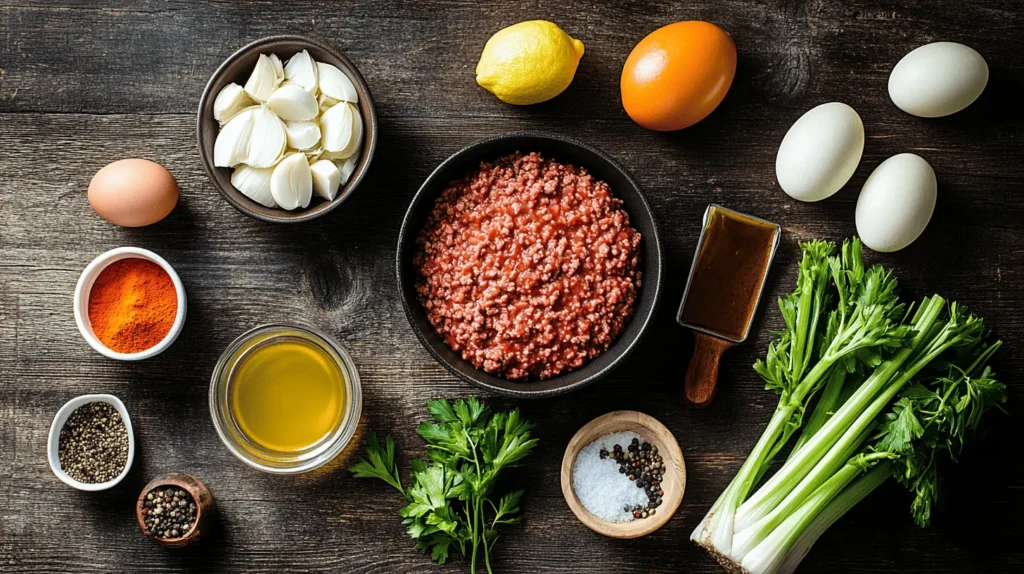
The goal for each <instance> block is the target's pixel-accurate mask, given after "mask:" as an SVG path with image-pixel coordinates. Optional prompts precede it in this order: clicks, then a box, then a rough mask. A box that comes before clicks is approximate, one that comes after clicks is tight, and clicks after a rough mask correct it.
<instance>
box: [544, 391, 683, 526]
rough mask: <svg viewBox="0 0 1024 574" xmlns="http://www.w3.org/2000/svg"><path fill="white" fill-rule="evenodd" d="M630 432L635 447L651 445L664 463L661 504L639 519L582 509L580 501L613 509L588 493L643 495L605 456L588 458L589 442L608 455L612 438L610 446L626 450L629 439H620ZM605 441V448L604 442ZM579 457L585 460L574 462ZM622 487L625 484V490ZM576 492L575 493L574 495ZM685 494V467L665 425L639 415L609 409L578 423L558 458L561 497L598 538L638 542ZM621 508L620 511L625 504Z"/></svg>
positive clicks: (668, 515) (591, 448)
mask: <svg viewBox="0 0 1024 574" xmlns="http://www.w3.org/2000/svg"><path fill="white" fill-rule="evenodd" d="M624 433H629V434H624ZM630 434H632V435H634V436H636V437H637V438H638V439H639V441H641V444H642V443H644V442H646V443H649V444H650V445H651V446H652V447H657V451H656V452H657V454H658V455H660V456H661V458H662V463H663V464H664V465H665V468H664V471H665V473H664V476H663V477H662V479H661V480H660V484H659V487H660V488H661V490H662V491H664V494H663V495H662V496H661V500H662V502H661V504H660V505H659V506H657V507H656V509H655V510H656V513H653V514H652V515H650V516H647V517H644V518H630V517H628V516H627V517H623V516H621V515H620V516H613V517H610V518H609V517H607V516H606V517H605V518H602V517H601V516H598V515H597V514H595V513H594V512H593V511H592V510H591V509H588V508H587V506H586V505H585V504H584V502H583V501H582V500H581V499H584V500H589V501H591V504H600V505H602V506H608V505H609V504H611V505H614V504H615V503H614V501H609V500H607V499H603V498H601V496H604V494H602V495H600V496H598V497H597V498H595V496H594V493H596V492H601V493H614V492H620V493H624V495H625V496H626V497H629V498H634V499H635V498H636V496H635V495H631V494H630V491H629V488H632V489H634V490H636V491H639V492H640V493H644V492H645V490H644V489H643V488H642V487H638V486H636V484H635V483H633V482H632V481H630V479H629V478H627V477H626V475H625V474H623V473H620V472H619V470H618V467H619V465H618V464H617V463H616V462H615V461H614V460H612V458H611V457H609V458H607V459H602V460H597V461H595V460H594V457H593V452H594V451H595V449H596V447H594V446H592V445H594V444H595V443H600V444H601V445H602V446H604V447H606V448H607V450H608V451H611V450H612V447H611V443H612V442H616V440H617V441H618V442H617V443H616V444H620V445H621V446H622V448H623V449H626V448H627V445H628V444H629V441H625V442H623V439H626V438H628V437H629V435H630ZM609 435H611V436H609ZM606 442H607V443H608V444H607V445H605V444H604V443H606ZM652 450H653V449H652ZM581 453H583V454H582V456H583V457H585V458H580V457H581ZM578 459H579V460H578ZM577 463H579V464H577ZM606 467H607V468H606ZM577 473H579V476H577ZM582 473H586V475H584V474H582ZM625 483H628V487H629V488H627V487H626V485H625ZM577 489H579V490H580V492H577ZM685 490H686V463H685V461H684V460H683V452H682V451H681V450H680V449H679V443H678V442H676V439H675V437H674V436H672V433H671V431H669V430H668V429H667V428H665V425H663V424H661V423H660V422H658V421H657V420H656V419H654V418H653V417H650V416H647V415H645V414H643V413H641V412H637V411H613V412H610V413H608V414H605V415H602V416H599V417H597V418H596V419H594V420H592V421H590V422H589V423H587V424H585V425H583V427H582V428H581V429H580V430H579V431H577V433H576V435H575V436H573V437H572V440H570V441H569V445H568V446H566V447H565V455H564V456H563V457H562V495H563V496H564V497H565V502H566V503H567V504H568V505H569V508H570V509H571V510H572V512H573V514H575V515H576V518H578V519H579V520H580V522H582V523H583V524H585V525H586V526H587V528H590V529H591V530H593V531H594V532H597V533H598V534H603V535H605V536H609V537H611V538H639V537H640V536H646V535H647V534H650V533H651V532H654V531H655V530H657V529H659V528H661V527H662V526H663V525H664V524H665V523H666V522H668V521H669V519H670V518H672V515H673V514H675V512H676V510H677V509H678V508H679V503H680V502H682V500H683V492H684V491H685ZM612 496H613V495H612ZM624 504H625V499H624ZM623 508H624V510H625V505H624V506H623Z"/></svg>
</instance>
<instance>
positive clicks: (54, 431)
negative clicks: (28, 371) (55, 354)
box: [46, 395, 135, 492]
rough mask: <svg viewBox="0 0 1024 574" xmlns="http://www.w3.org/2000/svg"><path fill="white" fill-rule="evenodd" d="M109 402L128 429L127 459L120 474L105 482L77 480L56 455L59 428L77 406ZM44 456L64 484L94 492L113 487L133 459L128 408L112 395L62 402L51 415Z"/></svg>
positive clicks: (133, 434) (81, 397)
mask: <svg viewBox="0 0 1024 574" xmlns="http://www.w3.org/2000/svg"><path fill="white" fill-rule="evenodd" d="M96 402H100V403H109V404H110V405H113V407H114V408H115V409H117V412H118V413H119V414H120V415H121V420H122V421H124V428H125V430H127V431H128V460H127V461H125V463H124V470H122V471H121V474H119V475H117V477H116V478H114V479H113V480H108V481H107V482H94V483H90V482H80V481H77V480H75V479H73V478H71V476H69V475H68V473H66V472H64V470H63V469H61V467H60V457H59V456H58V452H59V448H60V429H62V428H64V423H66V422H67V421H68V417H70V416H71V413H73V412H74V411H75V409H77V408H78V407H80V406H82V405H85V404H88V403H96ZM46 458H47V459H48V460H49V461H50V470H52V471H53V474H55V475H57V478H59V479H60V480H61V482H63V483H64V484H66V485H68V486H70V487H72V488H77V489H78V490H87V491H90V492H94V491H97V490H106V489H108V488H113V487H114V486H115V485H116V484H117V483H119V482H121V480H122V479H123V478H124V477H125V475H127V474H128V471H129V470H131V468H132V462H133V461H134V460H135V433H134V432H132V420H131V418H130V417H129V416H128V409H126V408H124V403H122V402H121V400H120V399H118V398H117V397H115V396H114V395H82V396H80V397H76V398H74V399H71V400H70V401H68V402H67V403H65V404H64V406H63V407H61V408H60V410H59V411H57V415H56V416H55V417H53V424H51V425H50V438H49V440H47V442H46Z"/></svg>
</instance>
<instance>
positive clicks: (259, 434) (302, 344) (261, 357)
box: [210, 324, 363, 474]
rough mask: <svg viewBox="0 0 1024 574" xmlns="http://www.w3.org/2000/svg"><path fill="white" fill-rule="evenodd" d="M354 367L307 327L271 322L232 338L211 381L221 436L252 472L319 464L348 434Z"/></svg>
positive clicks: (357, 403) (356, 387)
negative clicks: (254, 470) (256, 469)
mask: <svg viewBox="0 0 1024 574" xmlns="http://www.w3.org/2000/svg"><path fill="white" fill-rule="evenodd" d="M362 406H363V400H362V390H361V387H360V384H359V373H358V371H356V367H355V364H354V363H353V362H352V358H351V357H350V356H349V354H348V352H347V351H345V349H344V348H343V347H342V346H341V345H339V344H338V343H337V342H335V341H334V340H332V339H331V338H330V337H328V336H327V335H325V334H323V333H320V332H318V331H316V330H314V329H311V328H309V327H301V326H298V325H286V324H273V325H263V326H261V327H256V328H255V329H252V330H251V331H248V332H246V333H244V334H242V335H241V336H240V337H238V338H237V339H235V341H234V342H233V343H231V344H230V345H228V348H227V349H226V350H225V351H224V354H222V355H221V357H220V360H218V361H217V366H216V367H215V368H214V371H213V376H212V378H211V380H210V415H211V416H212V417H213V426H214V427H216V429H217V434H218V435H220V439H221V441H223V442H224V445H225V446H227V447H228V450H230V451H231V453H232V454H234V455H235V456H236V457H238V458H239V459H241V460H242V461H243V462H245V463H246V464H248V465H250V466H252V467H254V468H258V469H259V470H262V471H265V472H270V473H275V474H295V473H300V472H306V471H309V470H312V469H314V468H316V467H318V466H321V465H323V464H326V463H327V462H328V461H330V460H331V459H333V458H334V457H335V456H337V455H338V453H340V452H341V451H342V450H343V449H344V448H345V446H346V445H347V444H348V442H349V441H350V440H351V439H352V435H354V434H355V431H356V426H358V424H359V417H360V415H361V413H362Z"/></svg>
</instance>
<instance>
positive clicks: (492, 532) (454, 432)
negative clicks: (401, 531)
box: [349, 397, 537, 573]
mask: <svg viewBox="0 0 1024 574" xmlns="http://www.w3.org/2000/svg"><path fill="white" fill-rule="evenodd" d="M427 411H428V412H429V413H430V420H428V421H424V422H423V423H422V424H420V426H419V427H417V429H416V433H417V434H418V435H420V437H422V438H423V440H424V441H426V443H427V457H428V459H429V460H428V461H424V460H419V459H416V460H413V461H412V475H411V480H410V486H409V487H408V488H403V486H402V481H401V479H400V477H399V473H398V468H397V463H396V461H395V441H394V439H392V438H391V437H390V436H388V437H387V438H386V439H385V440H384V443H383V444H381V442H380V441H379V440H378V439H377V435H376V434H375V433H373V432H372V431H371V432H370V433H369V435H368V437H367V441H366V456H365V457H364V458H362V459H360V460H359V462H357V463H356V464H354V465H352V466H351V467H350V468H349V470H350V471H351V472H352V474H353V475H354V476H356V477H357V478H367V477H368V478H379V479H381V480H383V481H384V482H386V483H388V484H390V485H391V486H392V487H394V488H395V489H396V490H398V491H399V492H401V493H402V494H403V496H405V498H406V500H407V504H406V505H405V506H404V507H402V508H401V509H400V510H399V511H398V513H399V515H401V516H402V518H403V521H402V523H403V524H405V525H406V527H407V529H408V533H409V536H411V537H412V538H414V539H415V540H416V548H417V550H420V551H421V552H425V553H429V554H430V557H431V558H432V559H433V560H434V561H435V562H437V563H439V564H444V562H445V561H446V560H447V559H448V556H449V555H450V553H451V552H452V550H453V549H454V550H455V551H457V552H458V553H459V555H460V556H462V557H463V558H469V560H470V572H473V573H475V572H476V564H477V556H478V554H479V553H480V552H481V551H482V553H483V556H484V565H485V567H486V569H487V572H492V570H491V560H490V554H491V551H492V550H493V548H494V544H495V542H497V540H498V537H499V528H500V527H501V526H503V525H509V524H513V523H515V522H518V520H519V501H520V499H521V498H522V496H523V491H521V490H517V491H513V492H508V493H505V494H504V495H502V496H500V497H498V498H497V502H495V498H494V496H496V495H495V493H494V492H493V491H494V487H495V484H496V482H497V480H498V477H499V475H500V473H501V471H502V470H504V469H506V468H510V467H513V466H516V465H518V464H519V463H520V462H521V461H522V460H523V459H524V458H526V457H527V456H528V455H529V454H530V452H531V451H532V450H533V448H534V447H536V446H537V439H535V438H532V437H531V435H530V430H531V429H532V428H533V425H531V424H530V423H528V422H526V421H525V420H523V419H522V417H521V416H520V414H519V411H518V410H514V411H511V412H507V413H504V412H499V413H492V412H491V410H490V409H489V408H487V407H485V406H484V405H483V404H482V403H480V401H479V400H477V399H476V397H469V398H468V399H465V400H463V399H459V400H456V401H454V402H449V401H448V400H446V399H437V400H433V401H430V402H428V403H427Z"/></svg>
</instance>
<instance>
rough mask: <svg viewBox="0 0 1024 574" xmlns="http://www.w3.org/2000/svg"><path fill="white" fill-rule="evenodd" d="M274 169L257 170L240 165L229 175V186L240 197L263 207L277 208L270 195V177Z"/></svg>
mask: <svg viewBox="0 0 1024 574" xmlns="http://www.w3.org/2000/svg"><path fill="white" fill-rule="evenodd" d="M273 173H274V168H263V169H261V168H257V167H249V166H247V165H240V166H238V167H236V168H235V171H234V172H233V173H232V174H231V185H233V186H235V189H237V190H238V191H240V192H242V195H244V196H246V197H248V198H249V199H251V200H253V201H255V202H256V203H258V204H260V205H262V206H264V207H277V202H275V201H274V196H273V195H271V194H270V176H271V174H273Z"/></svg>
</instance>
